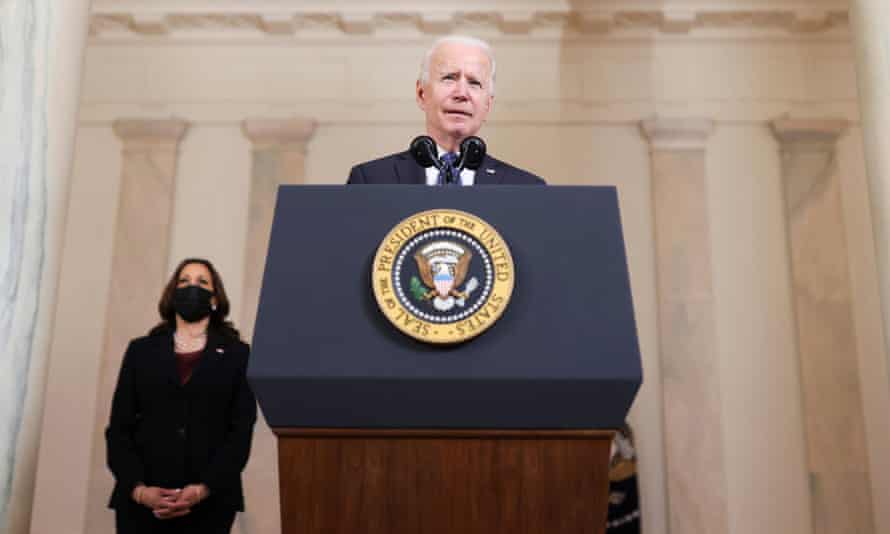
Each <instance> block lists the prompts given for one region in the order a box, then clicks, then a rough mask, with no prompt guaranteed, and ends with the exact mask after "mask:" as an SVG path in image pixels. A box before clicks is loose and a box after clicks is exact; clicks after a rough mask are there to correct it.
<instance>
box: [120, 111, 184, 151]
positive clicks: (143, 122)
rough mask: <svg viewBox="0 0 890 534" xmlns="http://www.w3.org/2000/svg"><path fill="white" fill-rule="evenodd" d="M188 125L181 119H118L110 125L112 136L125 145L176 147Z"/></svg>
mask: <svg viewBox="0 0 890 534" xmlns="http://www.w3.org/2000/svg"><path fill="white" fill-rule="evenodd" d="M188 125H189V123H188V122H187V121H185V120H183V119H177V118H170V119H118V120H116V121H114V123H112V125H111V129H112V130H113V131H114V134H115V135H117V137H118V138H119V139H120V140H121V141H123V142H124V144H125V145H131V146H132V145H137V146H145V147H150V146H157V145H172V146H173V147H175V146H176V144H177V143H179V141H180V140H181V139H182V136H183V135H184V134H185V131H186V130H187V129H188Z"/></svg>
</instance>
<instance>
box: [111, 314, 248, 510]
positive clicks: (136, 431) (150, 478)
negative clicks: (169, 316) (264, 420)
mask: <svg viewBox="0 0 890 534" xmlns="http://www.w3.org/2000/svg"><path fill="white" fill-rule="evenodd" d="M249 352H250V348H249V347H248V346H247V345H246V344H245V343H242V342H241V341H237V340H234V339H231V338H229V337H226V336H224V335H222V334H220V333H218V332H214V331H213V330H211V331H208V333H207V345H206V347H205V349H204V353H203V354H202V356H201V359H200V361H199V362H198V364H197V365H196V367H195V369H194V370H193V372H192V376H191V378H190V379H189V380H188V382H186V384H185V385H181V383H180V379H179V374H178V372H177V370H176V361H175V354H174V352H173V335H172V332H165V333H161V334H158V335H152V336H146V337H142V338H138V339H134V340H133V341H131V342H130V345H129V347H128V348H127V352H126V354H125V355H124V359H123V363H122V364H121V370H120V375H119V377H118V382H117V387H116V388H115V391H114V397H113V400H112V405H111V419H110V422H109V424H108V427H107V429H106V431H105V437H106V442H107V454H108V467H109V468H110V469H111V472H112V473H113V474H114V477H115V480H116V483H115V487H114V491H113V492H112V495H111V501H110V503H109V506H110V507H111V508H115V509H117V511H118V513H121V511H123V510H127V509H132V506H133V505H136V503H134V502H133V500H132V498H131V494H132V492H133V488H134V487H135V486H136V485H137V484H138V483H139V482H142V483H144V484H146V485H147V486H160V487H163V488H182V487H184V486H186V485H188V484H195V483H204V484H206V485H207V487H208V488H209V489H210V495H209V497H208V498H207V500H206V501H203V502H202V503H200V504H198V506H205V507H211V508H213V509H219V510H228V511H231V510H243V509H244V495H243V491H242V486H241V471H242V470H243V469H244V466H245V465H246V464H247V458H248V455H249V453H250V441H251V436H252V434H253V426H254V422H255V421H256V401H255V400H254V396H253V392H252V391H251V389H250V386H249V385H248V383H247V377H246V371H247V358H248V354H249ZM136 506H140V505H136Z"/></svg>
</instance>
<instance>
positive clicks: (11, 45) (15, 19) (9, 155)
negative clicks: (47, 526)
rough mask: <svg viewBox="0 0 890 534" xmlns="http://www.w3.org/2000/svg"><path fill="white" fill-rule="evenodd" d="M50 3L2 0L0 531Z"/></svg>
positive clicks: (32, 302) (38, 208) (15, 423)
mask: <svg viewBox="0 0 890 534" xmlns="http://www.w3.org/2000/svg"><path fill="white" fill-rule="evenodd" d="M50 3H51V0H6V1H3V2H0V531H4V530H5V528H6V523H7V516H8V513H9V510H8V506H9V499H10V494H11V490H12V481H13V475H14V467H15V465H16V443H17V440H18V437H19V434H20V431H21V429H22V422H23V413H24V402H25V395H26V393H27V387H28V375H29V369H30V367H31V357H32V349H33V346H34V337H35V330H36V325H37V312H38V302H39V297H40V281H41V277H42V274H43V269H44V263H45V256H46V251H45V246H46V239H45V237H46V223H47V189H48V188H47V139H48V130H47V107H46V104H47V86H46V84H47V82H48V77H47V74H46V72H45V70H46V66H47V64H48V62H47V60H46V58H47V54H48V50H49V48H48V36H49V32H48V29H49V26H50V23H51V14H52V13H51V6H50ZM41 70H43V72H41Z"/></svg>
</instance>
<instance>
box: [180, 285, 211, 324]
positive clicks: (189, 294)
mask: <svg viewBox="0 0 890 534" xmlns="http://www.w3.org/2000/svg"><path fill="white" fill-rule="evenodd" d="M211 297H213V293H211V292H210V291H208V290H206V289H204V288H203V287H201V286H183V287H177V288H176V291H175V292H174V293H173V309H174V310H176V313H177V314H178V315H179V316H180V317H182V318H183V320H184V321H185V322H187V323H195V322H198V321H200V320H201V319H203V318H205V317H207V316H208V315H210V298H211Z"/></svg>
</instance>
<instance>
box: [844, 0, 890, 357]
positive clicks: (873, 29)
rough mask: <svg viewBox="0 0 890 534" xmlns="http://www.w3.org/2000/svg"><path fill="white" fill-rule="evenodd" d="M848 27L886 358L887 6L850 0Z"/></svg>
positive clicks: (889, 241)
mask: <svg viewBox="0 0 890 534" xmlns="http://www.w3.org/2000/svg"><path fill="white" fill-rule="evenodd" d="M850 25H851V27H852V31H851V35H852V38H853V45H854V46H855V49H856V72H857V75H858V76H857V78H858V84H859V116H860V119H861V122H862V134H863V135H862V140H863V146H864V149H865V162H866V169H867V171H868V183H869V192H870V195H869V199H870V200H871V216H872V226H873V230H874V240H875V259H876V262H877V265H878V283H879V284H880V287H881V310H882V314H883V324H884V348H885V355H886V356H887V357H890V151H888V150H887V147H888V146H890V94H888V91H890V47H888V46H887V35H888V33H890V3H888V2H887V1H886V0H851V2H850Z"/></svg>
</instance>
